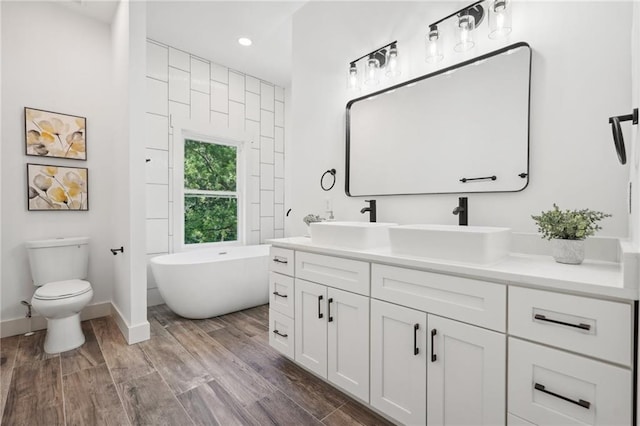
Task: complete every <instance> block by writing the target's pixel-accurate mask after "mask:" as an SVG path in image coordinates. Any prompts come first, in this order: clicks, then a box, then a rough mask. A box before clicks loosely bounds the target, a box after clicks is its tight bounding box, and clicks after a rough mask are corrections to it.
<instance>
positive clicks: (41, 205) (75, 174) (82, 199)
mask: <svg viewBox="0 0 640 426" xmlns="http://www.w3.org/2000/svg"><path fill="white" fill-rule="evenodd" d="M27 181H28V197H29V204H28V208H29V210H85V211H86V210H89V193H88V180H87V169H85V168H82V167H58V166H47V165H43V164H27Z"/></svg>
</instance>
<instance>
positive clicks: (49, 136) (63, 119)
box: [24, 108, 87, 160]
mask: <svg viewBox="0 0 640 426" xmlns="http://www.w3.org/2000/svg"><path fill="white" fill-rule="evenodd" d="M24 121H25V135H26V149H27V155H36V156H40V157H60V158H71V159H75V160H86V159H87V152H86V133H87V132H86V124H87V119H86V118H84V117H76V116H73V115H67V114H60V113H57V112H50V111H42V110H39V109H33V108H25V109H24Z"/></svg>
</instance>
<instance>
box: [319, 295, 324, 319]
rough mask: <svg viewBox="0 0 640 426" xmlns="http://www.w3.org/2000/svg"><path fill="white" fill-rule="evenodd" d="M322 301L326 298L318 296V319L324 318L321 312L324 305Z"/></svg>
mask: <svg viewBox="0 0 640 426" xmlns="http://www.w3.org/2000/svg"><path fill="white" fill-rule="evenodd" d="M322 299H324V297H322V296H318V318H321V319H322V318H323V317H324V314H323V313H322V312H320V305H321V304H322Z"/></svg>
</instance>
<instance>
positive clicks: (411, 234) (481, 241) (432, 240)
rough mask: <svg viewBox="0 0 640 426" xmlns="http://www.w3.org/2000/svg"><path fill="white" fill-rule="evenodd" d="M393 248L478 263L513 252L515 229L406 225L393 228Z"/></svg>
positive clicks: (399, 250) (390, 234)
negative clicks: (511, 242) (511, 246)
mask: <svg viewBox="0 0 640 426" xmlns="http://www.w3.org/2000/svg"><path fill="white" fill-rule="evenodd" d="M389 240H390V243H391V252H392V253H395V254H405V255H411V256H419V257H427V258H432V259H438V260H450V261H454V262H466V263H475V264H481V265H483V264H489V263H494V262H497V261H499V260H501V259H502V258H504V257H506V256H507V254H508V253H509V245H510V241H511V230H510V229H509V228H494V227H489V226H455V225H403V226H393V227H390V228H389Z"/></svg>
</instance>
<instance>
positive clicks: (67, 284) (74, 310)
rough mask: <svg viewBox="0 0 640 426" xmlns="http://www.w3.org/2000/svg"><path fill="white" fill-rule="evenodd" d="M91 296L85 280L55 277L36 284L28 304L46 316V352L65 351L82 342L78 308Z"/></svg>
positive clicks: (78, 345) (80, 308)
mask: <svg viewBox="0 0 640 426" xmlns="http://www.w3.org/2000/svg"><path fill="white" fill-rule="evenodd" d="M92 298H93V289H92V288H91V284H90V283H89V282H88V281H84V280H68V281H57V282H52V283H48V284H45V285H43V286H42V287H38V289H37V290H36V292H35V293H34V295H33V298H32V299H31V305H32V306H33V308H34V309H35V310H36V312H38V313H40V315H42V316H43V317H45V318H46V319H47V336H46V337H45V340H44V351H45V352H46V353H50V354H51V353H58V352H65V351H69V350H71V349H75V348H77V347H80V346H82V345H83V344H84V341H85V338H84V333H82V327H81V325H80V311H82V309H83V308H84V307H85V306H87V304H88V303H89V302H90V301H91V299H92Z"/></svg>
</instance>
